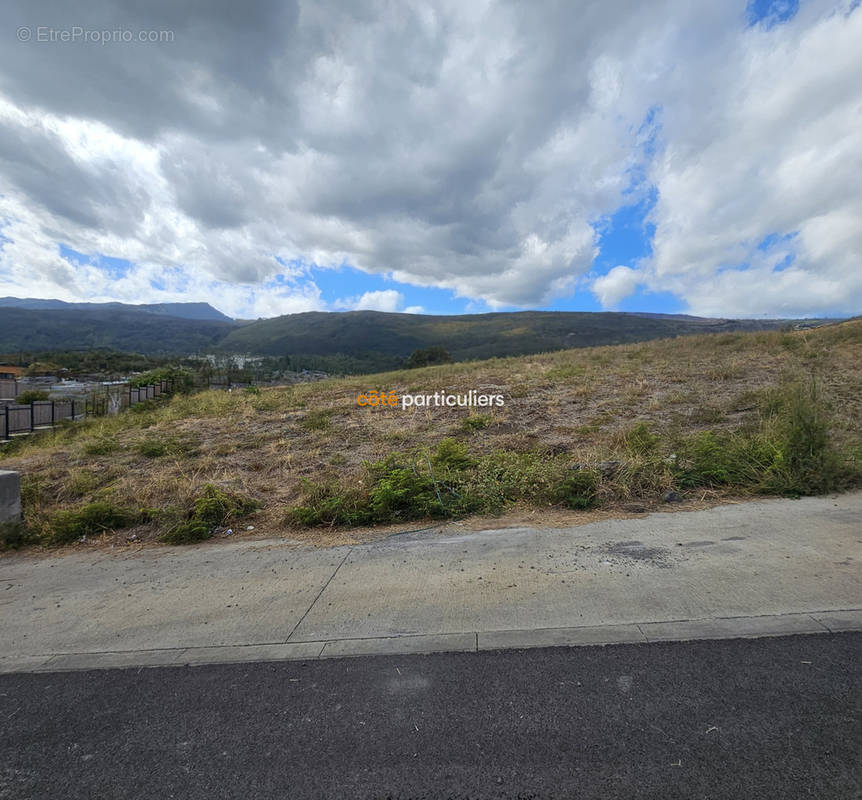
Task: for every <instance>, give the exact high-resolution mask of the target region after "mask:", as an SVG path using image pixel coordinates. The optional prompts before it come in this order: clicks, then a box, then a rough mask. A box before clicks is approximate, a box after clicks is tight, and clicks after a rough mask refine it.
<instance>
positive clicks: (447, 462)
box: [431, 437, 476, 471]
mask: <svg viewBox="0 0 862 800" xmlns="http://www.w3.org/2000/svg"><path fill="white" fill-rule="evenodd" d="M431 463H432V464H433V465H434V466H435V467H442V468H444V469H448V470H454V471H458V470H464V469H469V468H470V467H472V466H473V465H474V464H475V463H476V462H475V461H474V459H472V458H471V457H470V456H469V454H468V453H467V445H465V444H463V443H462V442H459V441H458V440H457V439H453V438H451V437H450V438H447V439H443V440H442V441H441V442H440V443H439V444H438V445H437V447H436V448H435V449H434V452H433V454H432V455H431Z"/></svg>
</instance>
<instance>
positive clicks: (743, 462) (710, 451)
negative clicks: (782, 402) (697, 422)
mask: <svg viewBox="0 0 862 800" xmlns="http://www.w3.org/2000/svg"><path fill="white" fill-rule="evenodd" d="M773 457H774V449H773V447H772V446H771V445H770V443H769V442H768V441H767V440H765V439H764V438H763V437H761V436H743V435H740V434H738V433H716V432H714V431H703V432H701V433H697V434H694V435H693V436H690V437H688V438H687V439H685V440H684V441H682V442H681V443H680V445H679V447H678V448H677V452H676V459H675V462H674V474H675V478H676V481H677V484H678V485H679V486H680V487H682V488H693V487H719V486H738V487H746V486H747V487H750V488H756V487H758V486H759V485H760V483H761V481H762V479H763V475H764V474H765V472H766V470H767V469H768V468H769V465H770V464H771V463H772V459H773Z"/></svg>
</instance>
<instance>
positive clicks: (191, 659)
mask: <svg viewBox="0 0 862 800" xmlns="http://www.w3.org/2000/svg"><path fill="white" fill-rule="evenodd" d="M860 563H862V493H859V492H857V493H853V494H846V495H840V496H836V497H822V498H805V499H802V500H765V501H758V502H753V503H745V504H740V505H729V506H721V507H717V508H713V509H709V510H706V511H697V512H686V513H657V514H651V515H649V516H646V517H644V518H640V519H628V520H606V521H602V522H596V523H591V524H588V525H583V526H579V527H575V528H559V529H528V528H516V529H507V530H491V531H481V532H464V533H459V532H458V528H457V526H453V525H446V526H442V527H441V528H440V529H438V530H435V531H424V532H419V533H414V534H406V535H399V536H396V537H392V538H390V539H387V540H384V541H381V542H377V543H373V544H367V545H360V546H353V547H339V548H333V549H327V550H320V549H312V548H309V547H306V546H298V545H296V544H293V543H290V542H284V541H281V540H270V541H261V540H257V541H241V540H240V541H230V542H225V541H219V542H211V543H207V544H205V545H202V546H195V547H189V548H149V549H145V550H143V551H140V552H137V551H136V552H129V551H122V550H119V551H106V550H97V551H94V550H87V551H81V552H79V553H73V554H70V555H63V556H47V557H46V556H44V555H33V554H13V555H7V556H5V557H3V558H2V559H0V642H2V645H3V646H2V650H0V671H6V672H10V671H39V670H63V669H87V668H94V667H113V666H137V665H140V666H147V665H178V664H189V663H191V664H201V663H214V662H235V661H246V660H255V661H256V660H289V659H309V658H318V657H324V658H325V657H333V656H344V655H362V654H386V653H414V652H434V651H471V650H482V649H498V648H513V647H514V648H520V647H540V646H548V645H569V644H610V643H618V642H643V641H655V640H668V639H698V638H728V637H737V636H762V635H780V634H786V633H817V632H827V631H838V630H842V631H844V630H862V610H860V609H862V574H861V573H860V568H859V565H860Z"/></svg>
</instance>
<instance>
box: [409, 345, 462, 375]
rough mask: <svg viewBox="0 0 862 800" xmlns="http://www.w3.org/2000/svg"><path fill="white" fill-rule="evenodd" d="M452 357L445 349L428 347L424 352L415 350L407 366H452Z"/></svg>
mask: <svg viewBox="0 0 862 800" xmlns="http://www.w3.org/2000/svg"><path fill="white" fill-rule="evenodd" d="M450 363H452V356H451V355H449V351H448V350H447V349H446V348H445V347H439V346H435V347H426V348H425V349H424V350H414V351H413V352H412V353H411V354H410V358H408V359H407V366H408V367H410V368H411V369H412V368H413V367H430V366H432V365H434V364H450Z"/></svg>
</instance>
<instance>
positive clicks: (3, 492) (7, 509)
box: [0, 469, 21, 522]
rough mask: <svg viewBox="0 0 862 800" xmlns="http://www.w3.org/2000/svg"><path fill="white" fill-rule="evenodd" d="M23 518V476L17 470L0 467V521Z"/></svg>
mask: <svg viewBox="0 0 862 800" xmlns="http://www.w3.org/2000/svg"><path fill="white" fill-rule="evenodd" d="M20 518H21V477H20V476H19V475H18V473H17V472H13V471H12V470H9V469H0V522H8V521H9V520H16V519H20Z"/></svg>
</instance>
